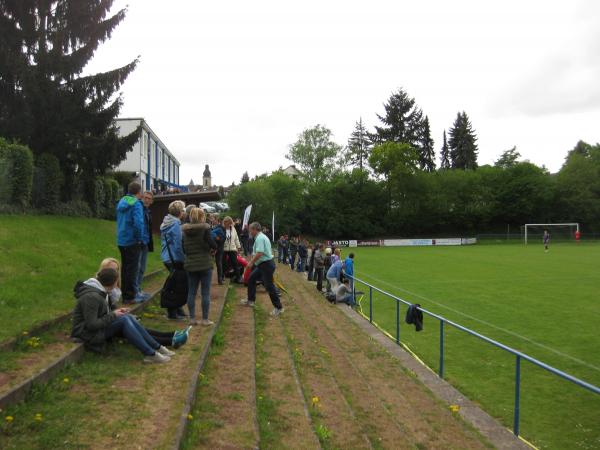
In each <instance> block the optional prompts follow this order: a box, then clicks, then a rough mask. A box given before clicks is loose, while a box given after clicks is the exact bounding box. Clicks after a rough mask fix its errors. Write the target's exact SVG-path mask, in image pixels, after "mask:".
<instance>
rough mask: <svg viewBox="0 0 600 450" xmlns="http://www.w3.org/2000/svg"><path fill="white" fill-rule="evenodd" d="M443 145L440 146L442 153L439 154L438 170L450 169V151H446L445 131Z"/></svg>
mask: <svg viewBox="0 0 600 450" xmlns="http://www.w3.org/2000/svg"><path fill="white" fill-rule="evenodd" d="M443 139H444V143H443V144H442V151H441V153H440V169H444V170H445V169H449V168H450V150H449V149H448V141H447V139H446V130H444V138H443Z"/></svg>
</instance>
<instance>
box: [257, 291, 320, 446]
mask: <svg viewBox="0 0 600 450" xmlns="http://www.w3.org/2000/svg"><path fill="white" fill-rule="evenodd" d="M271 309H272V306H271V301H270V300H269V297H268V295H266V294H264V293H261V294H259V295H258V297H257V307H256V310H255V318H256V394H257V413H258V424H259V429H260V448H264V449H278V448H303V449H310V448H319V446H320V444H319V441H318V439H317V437H316V435H315V431H314V429H313V424H312V422H311V420H310V417H309V416H308V408H307V404H306V402H305V396H304V393H303V392H302V390H301V388H300V384H299V380H298V379H297V374H296V373H295V371H294V364H293V360H292V356H291V355H292V354H291V351H290V349H289V347H288V344H287V340H286V337H285V333H284V330H283V326H282V323H281V320H280V318H275V319H274V318H272V317H269V313H268V312H269V311H271ZM315 407H316V406H315Z"/></svg>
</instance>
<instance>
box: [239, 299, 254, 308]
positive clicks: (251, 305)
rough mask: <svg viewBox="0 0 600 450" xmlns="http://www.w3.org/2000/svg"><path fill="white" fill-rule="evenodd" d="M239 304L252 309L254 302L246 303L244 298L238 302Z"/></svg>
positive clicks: (246, 300)
mask: <svg viewBox="0 0 600 450" xmlns="http://www.w3.org/2000/svg"><path fill="white" fill-rule="evenodd" d="M240 304H242V305H244V306H250V307H254V302H251V301H248V299H247V298H245V299H243V300H242V301H240Z"/></svg>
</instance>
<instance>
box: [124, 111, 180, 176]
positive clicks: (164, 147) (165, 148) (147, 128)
mask: <svg viewBox="0 0 600 450" xmlns="http://www.w3.org/2000/svg"><path fill="white" fill-rule="evenodd" d="M134 120H135V121H138V122H140V123H141V125H142V127H144V128H146V131H149V132H150V133H151V134H153V135H154V136H155V137H156V140H157V141H158V143H159V144H160V147H161V148H162V149H163V150H166V151H167V153H168V154H169V155H170V156H171V159H173V160H174V161H175V162H176V163H177V165H178V166H180V165H181V163H180V162H179V160H178V159H177V158H176V157H175V155H173V152H172V151H171V150H169V147H167V146H166V145H165V144H164V143H163V141H162V140H161V138H159V137H158V134H156V133H155V132H154V130H153V129H152V128H151V127H150V125H148V122H147V121H146V119H144V118H143V117H117V118H116V119H115V122H125V121H134Z"/></svg>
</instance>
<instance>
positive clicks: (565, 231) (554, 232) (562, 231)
mask: <svg viewBox="0 0 600 450" xmlns="http://www.w3.org/2000/svg"><path fill="white" fill-rule="evenodd" d="M544 230H548V233H550V240H551V241H574V240H575V232H576V231H579V224H578V223H576V222H573V223H527V224H525V225H523V226H522V227H521V234H522V236H523V241H524V242H525V244H527V243H528V242H532V243H536V242H540V243H541V242H542V240H543V236H544Z"/></svg>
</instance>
